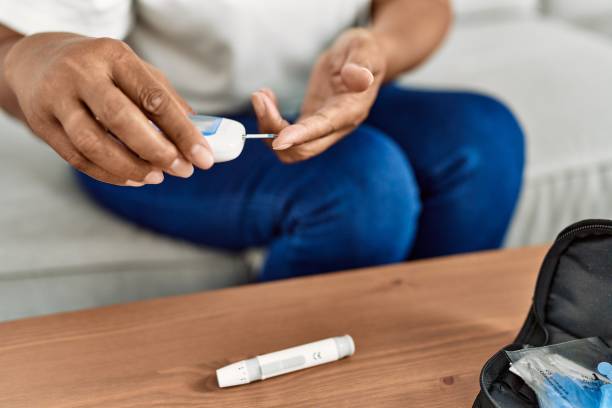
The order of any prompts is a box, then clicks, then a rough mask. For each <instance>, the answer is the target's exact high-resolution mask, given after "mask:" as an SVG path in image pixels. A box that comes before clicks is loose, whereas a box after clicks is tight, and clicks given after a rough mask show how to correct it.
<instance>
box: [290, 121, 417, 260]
mask: <svg viewBox="0 0 612 408" xmlns="http://www.w3.org/2000/svg"><path fill="white" fill-rule="evenodd" d="M315 160H320V161H325V163H326V166H325V167H326V168H325V171H324V173H325V174H320V175H319V177H320V178H321V180H320V181H319V182H318V183H317V186H316V188H311V189H308V193H307V194H305V195H304V197H302V200H301V201H302V202H306V203H308V204H307V207H308V213H307V214H304V213H303V212H301V215H302V220H303V223H306V224H308V225H310V226H311V227H312V230H311V231H307V230H306V229H302V231H303V234H304V236H310V237H312V236H316V237H317V238H318V239H323V240H324V241H325V244H324V245H320V247H319V248H321V249H320V250H321V251H323V253H319V254H317V256H320V257H321V260H323V262H325V261H324V260H325V259H326V258H327V259H328V260H329V261H330V263H329V264H328V266H329V267H328V268H325V267H323V268H324V269H328V270H334V269H347V268H356V267H363V266H370V265H378V264H384V263H391V262H398V261H402V260H404V259H405V258H406V256H407V254H408V252H409V250H410V246H411V244H412V242H413V239H414V234H415V231H416V225H417V218H418V215H419V212H420V208H421V207H420V201H419V192H418V187H417V184H416V181H415V178H414V176H413V173H412V170H411V167H410V165H409V163H408V161H407V158H406V157H405V155H404V154H403V153H402V151H401V149H400V148H399V147H398V146H397V145H396V144H395V143H394V142H393V141H392V140H390V139H389V138H387V137H386V136H385V135H384V134H382V133H380V132H379V131H377V130H375V129H373V128H369V127H367V126H362V127H360V128H359V129H358V130H357V131H355V132H354V133H353V134H352V135H350V136H348V137H347V138H346V139H344V140H343V141H341V142H340V143H339V144H338V145H336V146H334V148H332V149H331V150H330V151H328V152H326V153H325V154H324V155H322V156H320V158H317V159H315ZM322 224H323V225H322ZM313 231H317V232H316V233H313ZM311 234H312V235H311ZM321 244H322V243H321Z"/></svg>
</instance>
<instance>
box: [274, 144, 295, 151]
mask: <svg viewBox="0 0 612 408" xmlns="http://www.w3.org/2000/svg"><path fill="white" fill-rule="evenodd" d="M291 146H293V143H283V144H281V145H278V146H272V149H274V150H287V149H288V148H290V147H291Z"/></svg>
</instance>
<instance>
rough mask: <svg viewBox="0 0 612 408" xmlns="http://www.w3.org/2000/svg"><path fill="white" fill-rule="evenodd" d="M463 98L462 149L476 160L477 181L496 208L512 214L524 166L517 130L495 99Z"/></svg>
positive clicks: (522, 151)
mask: <svg viewBox="0 0 612 408" xmlns="http://www.w3.org/2000/svg"><path fill="white" fill-rule="evenodd" d="M464 98H465V99H464V103H463V105H462V106H463V111H464V112H463V115H462V117H463V121H465V122H464V123H463V126H464V128H465V130H464V132H466V133H465V134H466V136H465V138H466V140H465V143H466V149H469V150H471V151H472V153H473V154H475V155H477V156H478V160H477V161H478V166H477V168H476V171H477V172H479V173H480V177H478V180H479V182H482V183H483V185H482V187H483V188H485V189H486V190H488V192H489V193H490V198H491V200H492V201H493V202H494V203H495V207H496V208H498V209H505V210H506V211H509V212H512V210H513V209H514V206H515V204H516V201H517V199H518V195H519V191H520V187H521V184H522V178H523V169H524V165H525V141H524V135H523V131H522V129H521V126H520V125H519V123H518V121H517V120H516V118H515V116H514V115H513V113H512V112H511V111H510V109H508V107H507V106H506V105H504V104H503V103H501V102H500V101H498V100H497V99H494V98H492V97H489V96H485V95H479V94H466V95H465V97H464ZM500 206H501V207H500Z"/></svg>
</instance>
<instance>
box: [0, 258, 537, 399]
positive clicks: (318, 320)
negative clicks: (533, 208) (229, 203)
mask: <svg viewBox="0 0 612 408" xmlns="http://www.w3.org/2000/svg"><path fill="white" fill-rule="evenodd" d="M544 252H545V248H542V247H539V248H527V249H520V250H507V251H501V252H489V253H481V254H473V255H468V256H459V257H449V258H443V259H438V260H432V261H422V262H412V263H406V264H400V265H393V266H388V267H381V268H372V269H366V270H361V271H356V272H344V273H336V274H330V275H326V276H317V277H310V278H304V279H294V280H289V281H284V282H278V283H271V284H261V285H251V286H246V287H240V288H233V289H226V290H220V291H215V292H208V293H199V294H195V295H188V296H179V297H171V298H165V299H157V300H152V301H145V302H138V303H132V304H128V305H120V306H112V307H105V308H99V309H93V310H88V311H83V312H76V313H65V314H59V315H54V316H49V317H42V318H33V319H26V320H20V321H15V322H8V323H3V324H0V407H11V408H19V407H28V408H32V407H81V408H84V407H113V408H114V407H126V408H127V407H129V408H133V407H150V406H155V407H170V406H171V407H183V406H186V407H352V408H353V407H382V406H384V407H419V408H420V407H445V408H447V407H452V408H455V407H470V406H471V404H472V402H473V399H474V396H475V395H476V393H477V391H478V373H479V371H480V368H481V367H482V365H483V363H484V362H485V360H486V359H487V358H488V357H489V356H490V355H491V354H492V353H493V352H494V351H496V350H497V349H499V348H500V347H502V346H503V345H504V344H506V343H508V342H510V341H511V340H512V338H513V337H514V336H515V335H516V333H517V330H518V329H519V327H520V325H521V324H522V322H523V319H524V317H525V315H526V313H527V310H528V307H529V304H530V298H531V295H532V292H533V288H534V282H535V277H536V273H537V270H538V268H539V265H540V262H541V259H542V257H543V255H544ZM168 273H172V272H171V271H169V272H168ZM27 301H28V299H24V302H27ZM345 333H349V334H351V335H352V336H353V337H354V339H355V342H356V344H357V352H356V354H355V355H354V356H353V357H350V358H348V359H344V360H342V361H339V362H336V363H332V364H328V365H325V366H321V367H316V368H311V369H308V370H303V371H299V372H296V373H293V374H289V375H285V376H281V377H277V378H273V379H270V380H266V381H263V382H257V383H252V384H250V385H246V386H241V387H235V388H227V389H220V388H218V387H217V384H216V378H215V369H217V368H219V367H221V366H223V365H225V364H226V363H228V362H233V361H236V360H240V359H243V358H246V357H250V356H254V355H256V354H262V353H266V352H271V351H275V350H279V349H282V348H285V347H288V346H293V345H298V344H301V343H306V342H309V341H314V340H319V339H323V338H326V337H331V336H335V335H341V334H345Z"/></svg>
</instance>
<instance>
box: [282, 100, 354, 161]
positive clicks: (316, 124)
mask: <svg viewBox="0 0 612 408" xmlns="http://www.w3.org/2000/svg"><path fill="white" fill-rule="evenodd" d="M359 117H360V115H359V114H357V113H355V112H351V111H350V110H347V109H346V108H344V109H343V108H342V105H341V104H336V105H327V106H324V107H323V108H321V109H319V110H318V111H316V112H315V113H313V114H312V115H309V116H306V117H304V118H301V119H299V120H298V121H297V122H296V123H294V124H293V125H290V126H287V127H286V128H284V129H283V130H281V131H280V132H279V134H278V136H277V137H276V139H275V140H274V142H273V144H272V147H273V148H274V149H277V150H284V149H287V148H289V147H291V146H294V145H299V144H303V143H306V142H309V141H312V140H315V139H319V138H322V137H324V136H327V135H329V134H332V133H336V132H338V131H341V130H344V129H346V128H350V127H355V126H356V125H357V124H358V123H359V122H360V120H358V119H359ZM356 119H357V120H356Z"/></svg>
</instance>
